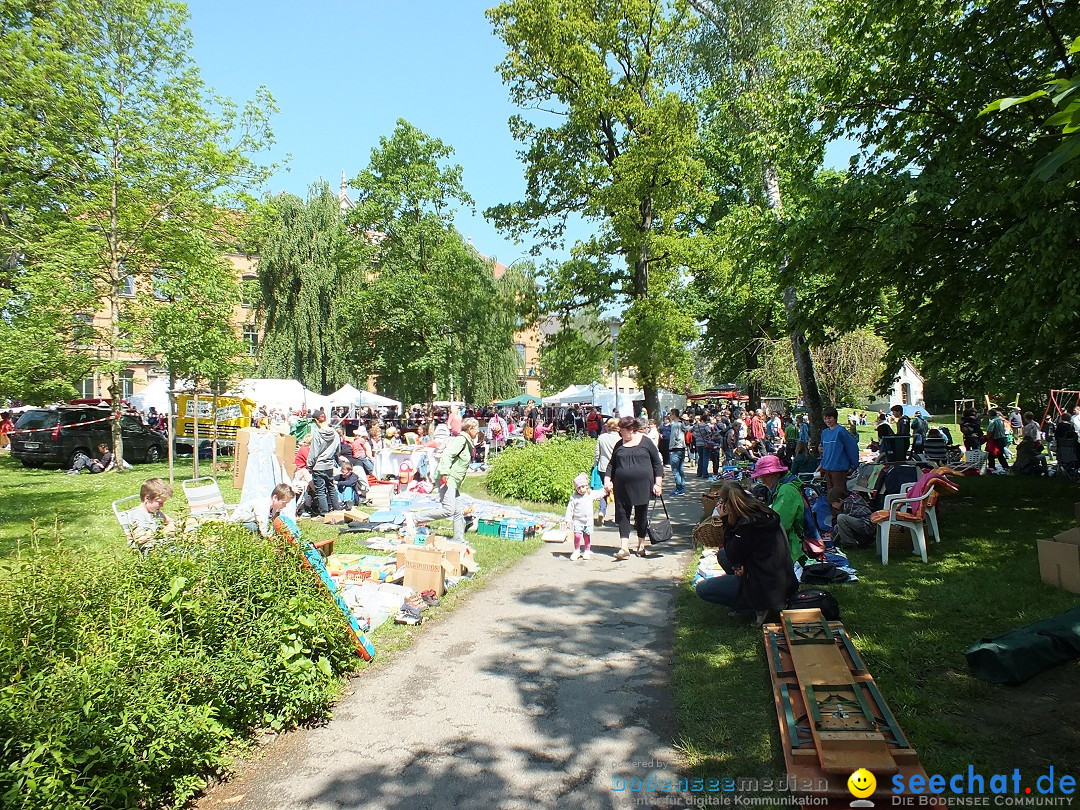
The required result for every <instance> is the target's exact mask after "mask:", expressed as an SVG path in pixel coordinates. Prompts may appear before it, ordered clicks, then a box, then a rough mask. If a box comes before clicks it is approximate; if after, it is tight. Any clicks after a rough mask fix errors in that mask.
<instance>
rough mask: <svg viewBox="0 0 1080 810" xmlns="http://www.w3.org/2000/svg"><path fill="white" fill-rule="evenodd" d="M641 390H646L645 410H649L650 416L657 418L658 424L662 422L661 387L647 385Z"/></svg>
mask: <svg viewBox="0 0 1080 810" xmlns="http://www.w3.org/2000/svg"><path fill="white" fill-rule="evenodd" d="M641 390H642V391H644V392H645V410H647V411H648V412H649V418H650V419H655V420H656V424H657V425H659V424H661V422H662V421H663V420H662V419H661V418H660V389H659V388H657V387H656V386H655V385H646V386H643V387H642V389H641Z"/></svg>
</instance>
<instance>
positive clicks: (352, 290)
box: [252, 182, 371, 394]
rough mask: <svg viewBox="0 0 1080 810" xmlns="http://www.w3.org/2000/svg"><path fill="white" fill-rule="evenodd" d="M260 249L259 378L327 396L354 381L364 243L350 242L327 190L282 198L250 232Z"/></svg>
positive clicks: (321, 186)
mask: <svg viewBox="0 0 1080 810" xmlns="http://www.w3.org/2000/svg"><path fill="white" fill-rule="evenodd" d="M253 228H254V230H255V234H254V235H253V236H252V239H253V240H254V241H255V242H257V243H258V253H259V286H260V293H261V295H260V299H261V304H260V305H261V313H260V315H261V317H262V322H263V331H264V338H263V345H262V348H261V350H260V353H259V373H260V374H263V375H265V376H267V377H281V378H288V379H296V380H299V381H300V382H302V383H303V384H304V385H306V386H308V387H309V388H311V389H312V390H314V391H318V392H319V393H321V394H329V393H331V392H333V391H335V390H337V389H338V388H340V387H341V386H342V385H344V384H345V383H346V382H349V381H350V380H352V379H353V378H354V375H353V374H352V366H351V360H350V357H349V346H348V342H347V340H346V339H345V334H346V331H347V330H348V328H349V323H350V321H349V318H350V317H351V312H352V306H351V304H350V303H349V298H350V297H351V296H355V295H358V294H361V293H362V290H363V289H364V287H365V285H366V284H367V279H366V278H365V267H366V266H367V265H365V263H364V262H363V256H364V254H365V252H366V253H367V254H368V255H370V253H371V245H370V243H369V242H368V241H366V240H364V239H363V238H362V237H360V236H357V235H355V234H351V233H350V232H349V231H348V230H347V228H346V226H345V222H344V219H343V218H342V216H341V210H340V206H339V202H338V198H337V196H336V195H334V194H333V193H332V192H331V191H330V186H329V185H328V184H327V183H325V182H320V183H314V184H312V186H311V187H310V189H309V190H308V198H307V200H306V201H305V200H301V199H300V198H299V197H297V196H295V195H293V194H280V195H278V196H277V197H275V198H273V199H272V200H269V201H268V202H267V203H266V206H265V208H264V210H263V211H262V212H261V213H260V216H259V218H258V219H257V221H256V223H255V224H254V225H253Z"/></svg>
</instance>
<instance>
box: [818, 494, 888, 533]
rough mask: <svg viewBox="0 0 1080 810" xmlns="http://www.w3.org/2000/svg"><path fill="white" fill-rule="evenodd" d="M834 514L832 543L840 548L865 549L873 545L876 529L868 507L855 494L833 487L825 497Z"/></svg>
mask: <svg viewBox="0 0 1080 810" xmlns="http://www.w3.org/2000/svg"><path fill="white" fill-rule="evenodd" d="M826 497H827V498H828V499H829V506H831V507H832V508H833V510H834V511H835V512H836V525H835V526H834V527H833V542H834V543H836V545H837V546H839V547H840V548H866V547H867V546H869V545H871V544H873V542H874V536H875V534H876V529H875V528H874V524H873V522H871V520H870V515H872V514H873V512H871V510H870V505H869V504H867V502H866V501H865V500H864V499H863V498H862V497H861V496H860V495H859V494H858V493H855V492H851V493H848V491H847V490H845V489H842V488H840V487H833V488H832V489H830V490H829V493H828V495H827V496H826Z"/></svg>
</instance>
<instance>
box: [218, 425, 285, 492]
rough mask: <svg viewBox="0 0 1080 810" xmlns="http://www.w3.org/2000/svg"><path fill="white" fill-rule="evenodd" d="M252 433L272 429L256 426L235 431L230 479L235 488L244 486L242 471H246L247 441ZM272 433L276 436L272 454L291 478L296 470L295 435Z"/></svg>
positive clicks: (266, 431)
mask: <svg viewBox="0 0 1080 810" xmlns="http://www.w3.org/2000/svg"><path fill="white" fill-rule="evenodd" d="M253 433H272V431H269V430H259V429H258V428H241V429H240V430H238V431H236V447H235V448H234V451H233V452H234V455H233V479H232V480H233V486H234V487H236V488H237V489H243V488H244V473H245V472H246V471H247V460H248V441H249V440H250V439H251V435H252V434H253ZM274 435H275V436H276V439H275V442H274V445H275V446H274V454H275V455H276V456H277V460H278V462H279V463H281V464H284V465H285V471H286V472H287V473H288V474H289V477H290V478H291V477H292V475H293V473H294V472H296V465H295V464H294V463H293V462H294V461H295V460H296V437H295V436H293V435H292V434H289V433H286V434H280V433H277V434H274ZM267 494H269V493H267Z"/></svg>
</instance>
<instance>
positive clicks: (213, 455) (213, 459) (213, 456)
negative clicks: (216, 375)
mask: <svg viewBox="0 0 1080 810" xmlns="http://www.w3.org/2000/svg"><path fill="white" fill-rule="evenodd" d="M217 392H218V386H217V383H214V390H213V392H212V393H213V395H214V399H213V401H212V403H211V408H210V413H211V415H212V418H213V420H214V430H213V435H214V443H213V444H212V445H211V446H210V475H212V476H213V477H214V478H217V442H218V418H217Z"/></svg>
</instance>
